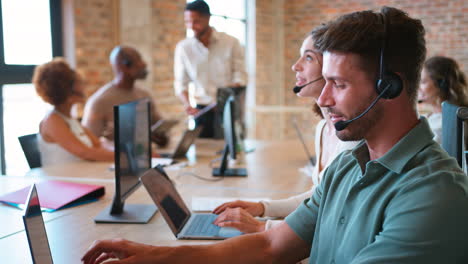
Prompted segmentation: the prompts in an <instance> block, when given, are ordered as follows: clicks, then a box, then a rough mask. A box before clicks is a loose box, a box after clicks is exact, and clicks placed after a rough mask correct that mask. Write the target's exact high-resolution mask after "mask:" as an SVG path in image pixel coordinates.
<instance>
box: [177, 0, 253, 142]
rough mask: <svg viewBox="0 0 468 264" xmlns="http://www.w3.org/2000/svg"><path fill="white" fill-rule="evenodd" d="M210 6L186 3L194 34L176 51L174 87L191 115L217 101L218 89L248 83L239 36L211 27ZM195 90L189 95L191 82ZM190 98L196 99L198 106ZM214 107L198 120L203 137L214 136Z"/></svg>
mask: <svg viewBox="0 0 468 264" xmlns="http://www.w3.org/2000/svg"><path fill="white" fill-rule="evenodd" d="M210 16H211V13H210V8H209V6H208V5H207V4H206V3H205V1H203V0H196V1H193V2H190V3H188V4H187V5H186V6H185V11H184V21H185V26H186V27H187V28H188V29H191V30H192V31H193V33H194V36H193V37H190V38H186V39H184V40H181V41H180V42H179V43H177V46H176V49H175V54H174V88H175V93H176V95H177V96H178V97H179V98H180V100H181V101H182V103H183V104H184V108H185V111H186V112H187V114H189V115H195V114H196V113H198V111H199V110H200V109H203V108H204V107H206V106H208V105H210V104H212V103H214V102H216V92H217V88H222V87H240V86H245V85H246V76H247V74H246V72H245V64H244V50H243V48H242V46H241V45H240V43H239V40H237V39H236V38H234V37H232V36H230V35H228V34H226V33H223V32H218V31H216V30H215V29H214V28H213V27H210ZM190 82H191V83H193V85H194V88H195V89H194V90H193V91H190V92H191V93H192V92H193V93H192V94H189V89H188V84H189V83H190ZM189 98H193V99H194V100H195V103H196V108H194V107H192V106H191V104H190V100H189ZM215 119H216V118H215V110H211V111H209V112H207V113H205V114H203V115H202V116H200V117H199V118H197V119H196V120H195V122H196V125H197V126H198V125H202V126H203V130H202V132H201V134H200V137H203V138H213V137H214V136H215V131H214V130H215V127H216V126H218V124H215V123H214V122H213V121H214V120H215Z"/></svg>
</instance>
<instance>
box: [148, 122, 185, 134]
mask: <svg viewBox="0 0 468 264" xmlns="http://www.w3.org/2000/svg"><path fill="white" fill-rule="evenodd" d="M178 123H179V120H176V119H161V120H159V121H158V122H156V123H155V124H153V125H152V126H151V133H152V134H162V133H167V132H169V130H171V129H172V128H173V127H174V126H175V125H177V124H178Z"/></svg>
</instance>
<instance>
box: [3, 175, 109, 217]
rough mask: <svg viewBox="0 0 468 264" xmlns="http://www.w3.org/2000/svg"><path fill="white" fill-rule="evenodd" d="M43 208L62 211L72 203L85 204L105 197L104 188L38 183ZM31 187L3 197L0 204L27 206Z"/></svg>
mask: <svg viewBox="0 0 468 264" xmlns="http://www.w3.org/2000/svg"><path fill="white" fill-rule="evenodd" d="M36 188H37V193H38V196H39V202H40V203H41V207H43V208H48V209H52V210H57V209H60V208H62V207H64V206H67V205H70V204H71V203H74V202H76V203H80V202H85V201H88V200H90V199H93V198H98V197H101V196H102V195H104V186H100V185H90V184H83V183H76V182H65V181H43V182H39V183H36ZM30 189H31V186H28V187H26V188H23V189H20V190H17V191H14V192H11V193H8V194H5V195H1V196H0V202H5V203H9V204H25V202H26V199H27V198H28V193H29V190H30Z"/></svg>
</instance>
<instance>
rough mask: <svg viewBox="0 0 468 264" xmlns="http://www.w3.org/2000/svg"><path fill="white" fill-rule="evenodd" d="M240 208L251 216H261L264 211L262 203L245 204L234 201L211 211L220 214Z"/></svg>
mask: <svg viewBox="0 0 468 264" xmlns="http://www.w3.org/2000/svg"><path fill="white" fill-rule="evenodd" d="M236 207H240V208H242V209H244V210H245V211H246V212H247V213H249V214H250V215H252V216H262V215H263V212H264V211H265V208H264V206H263V204H262V203H260V202H257V203H256V202H246V201H242V200H236V201H233V202H228V203H223V204H222V205H220V206H218V207H216V208H215V209H214V210H213V213H214V214H221V213H222V212H224V211H225V210H226V209H228V208H236Z"/></svg>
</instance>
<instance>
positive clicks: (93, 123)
mask: <svg viewBox="0 0 468 264" xmlns="http://www.w3.org/2000/svg"><path fill="white" fill-rule="evenodd" d="M109 59H110V63H111V65H112V70H113V71H114V75H115V76H114V79H113V80H112V81H111V82H109V83H107V84H106V85H104V86H103V87H101V88H100V89H99V90H97V91H96V92H95V93H94V94H93V95H92V96H91V97H90V98H89V99H88V101H87V102H86V105H85V109H84V115H83V120H82V124H83V125H84V126H85V127H87V128H88V129H90V130H91V131H92V132H93V133H94V134H96V135H97V136H99V137H104V138H106V139H108V140H110V141H113V140H114V110H113V106H114V105H119V104H123V103H127V102H130V101H134V100H138V99H142V98H149V99H150V102H151V112H152V114H151V124H154V123H156V122H157V121H158V120H160V119H161V115H160V114H159V113H158V111H157V109H156V104H155V103H154V101H153V100H152V98H151V94H150V93H149V92H148V91H146V90H145V89H142V88H140V87H138V86H136V85H135V82H136V80H143V79H145V78H146V76H147V75H148V70H147V69H146V63H145V62H144V61H143V59H142V58H141V55H140V53H139V52H138V51H137V50H136V49H134V48H132V47H128V46H117V47H115V48H114V49H113V50H112V52H111V54H110V57H109ZM152 140H153V141H155V142H156V144H158V145H159V146H165V145H167V143H168V137H167V135H166V134H158V135H152Z"/></svg>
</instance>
